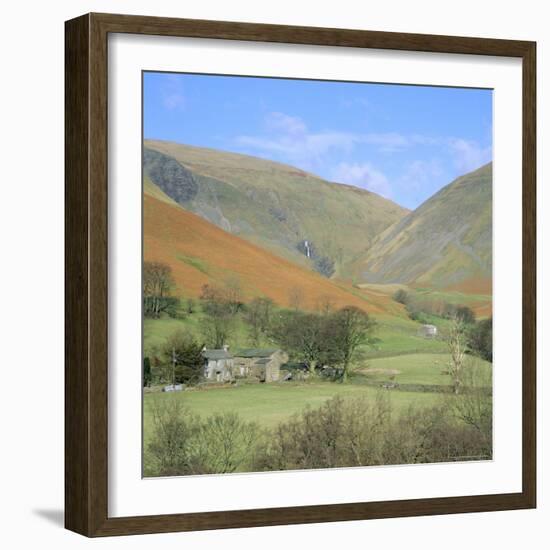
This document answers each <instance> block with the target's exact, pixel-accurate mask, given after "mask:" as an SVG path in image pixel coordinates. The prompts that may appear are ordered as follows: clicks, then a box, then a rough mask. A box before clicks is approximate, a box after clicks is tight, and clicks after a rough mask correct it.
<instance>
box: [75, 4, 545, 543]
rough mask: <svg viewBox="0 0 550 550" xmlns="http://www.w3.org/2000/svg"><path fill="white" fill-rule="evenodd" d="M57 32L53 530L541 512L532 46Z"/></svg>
mask: <svg viewBox="0 0 550 550" xmlns="http://www.w3.org/2000/svg"><path fill="white" fill-rule="evenodd" d="M65 37H66V60H65V61H66V164H65V168H66V171H65V174H66V175H65V178H66V179H65V186H66V210H65V213H66V366H65V369H66V396H65V397H66V400H65V403H66V420H65V429H66V461H65V468H66V491H65V494H66V516H65V517H66V527H67V528H68V529H71V530H73V531H76V532H78V533H81V534H83V535H86V536H107V535H124V534H139V533H154V532H168V531H187V530H199V529H221V528H236V527H251V526H262V525H282V524H293V523H313V522H326V521H345V520H358V519H373V518H388V517H400V516H416V515H432V514H449V513H464V512H481V511H493V510H510V509H520V508H534V507H535V506H536V441H535V434H536V414H535V413H536V403H535V395H536V385H535V384H536V363H535V319H536V311H535V303H536V300H535V298H536V297H535V288H536V285H535V272H536V269H535V265H536V258H535V250H536V247H535V245H536V236H535V220H536V214H535V204H536V197H535V184H536V173H535V166H536V162H535V161H536V156H535V154H536V132H535V120H536V116H535V115H536V114H535V105H536V101H535V90H536V85H535V73H536V61H535V52H536V46H535V43H533V42H522V41H515V40H496V39H490V38H465V37H453V36H431V35H417V34H403V33H387V32H375V31H366V30H365V31H363V30H343V29H327V28H309V27H291V26H278V25H264V24H251V23H234V22H220V21H199V20H187V19H166V18H156V17H142V16H126V15H111V14H88V15H84V16H81V17H79V18H76V19H73V20H71V21H68V22H67V23H66V29H65Z"/></svg>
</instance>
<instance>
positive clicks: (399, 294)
mask: <svg viewBox="0 0 550 550" xmlns="http://www.w3.org/2000/svg"><path fill="white" fill-rule="evenodd" d="M393 299H394V300H395V301H396V302H398V303H400V304H403V305H406V304H407V303H408V302H409V300H410V296H409V293H408V292H407V291H406V290H403V289H402V288H400V289H399V290H398V291H396V292H395V293H394V295H393Z"/></svg>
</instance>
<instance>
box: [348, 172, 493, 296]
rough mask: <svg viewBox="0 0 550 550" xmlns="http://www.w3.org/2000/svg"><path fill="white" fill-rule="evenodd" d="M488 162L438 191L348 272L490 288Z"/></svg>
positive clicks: (378, 279) (374, 279)
mask: <svg viewBox="0 0 550 550" xmlns="http://www.w3.org/2000/svg"><path fill="white" fill-rule="evenodd" d="M492 176H493V166H492V163H490V164H487V165H485V166H482V167H481V168H479V169H478V170H475V171H474V172H471V173H469V174H466V175H464V176H462V177H459V178H458V179H456V180H454V181H453V182H451V183H450V184H449V185H447V186H446V187H444V188H442V189H441V190H440V191H439V192H438V193H436V194H435V195H433V196H432V197H431V198H430V199H428V200H427V201H426V202H424V203H423V204H422V205H421V206H420V207H418V208H417V209H416V210H414V211H413V212H411V213H410V214H408V215H407V216H405V217H404V218H402V219H400V220H399V221H397V222H396V223H394V224H393V225H392V226H390V227H388V228H387V229H386V230H385V231H383V232H382V233H381V234H380V235H379V236H378V237H377V238H376V239H375V240H374V242H373V244H372V246H371V247H370V249H369V250H368V252H367V253H366V254H365V255H364V256H363V257H362V258H359V259H358V260H356V261H355V262H354V265H353V266H352V267H350V270H352V271H355V272H356V273H357V274H358V277H359V278H360V279H362V280H363V281H365V282H368V283H382V282H383V283H408V284H415V285H417V286H435V287H452V288H457V289H459V288H462V289H464V290H470V291H472V292H479V291H480V290H483V291H487V290H490V287H491V272H492Z"/></svg>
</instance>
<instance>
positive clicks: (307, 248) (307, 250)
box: [304, 241, 311, 258]
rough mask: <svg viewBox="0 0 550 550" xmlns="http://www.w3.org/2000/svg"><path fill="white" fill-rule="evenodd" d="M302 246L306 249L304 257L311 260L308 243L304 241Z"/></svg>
mask: <svg viewBox="0 0 550 550" xmlns="http://www.w3.org/2000/svg"><path fill="white" fill-rule="evenodd" d="M304 246H305V247H306V256H307V257H308V258H311V251H310V250H309V242H308V241H304Z"/></svg>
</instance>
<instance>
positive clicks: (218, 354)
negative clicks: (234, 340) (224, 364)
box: [202, 349, 233, 359]
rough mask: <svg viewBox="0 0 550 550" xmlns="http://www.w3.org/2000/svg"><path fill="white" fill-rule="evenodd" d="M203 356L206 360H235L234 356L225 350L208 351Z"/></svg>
mask: <svg viewBox="0 0 550 550" xmlns="http://www.w3.org/2000/svg"><path fill="white" fill-rule="evenodd" d="M202 356H203V357H204V358H205V359H233V355H231V353H229V352H228V351H226V350H224V349H206V350H204V351H203V352H202Z"/></svg>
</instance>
